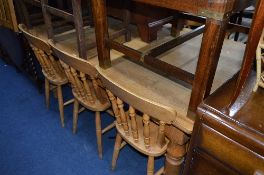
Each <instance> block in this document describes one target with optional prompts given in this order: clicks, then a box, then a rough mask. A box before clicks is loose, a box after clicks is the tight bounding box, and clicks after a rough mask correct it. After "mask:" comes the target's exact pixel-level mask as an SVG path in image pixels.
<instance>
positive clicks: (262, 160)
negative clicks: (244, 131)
mask: <svg viewBox="0 0 264 175" xmlns="http://www.w3.org/2000/svg"><path fill="white" fill-rule="evenodd" d="M197 141H198V145H197V146H198V148H199V149H201V150H203V151H204V152H206V153H207V154H209V155H212V157H214V158H215V159H217V160H219V161H221V162H223V163H224V164H226V165H227V166H230V167H232V169H234V170H236V171H237V172H239V173H240V174H245V175H246V174H247V175H251V174H252V175H253V174H254V172H255V170H261V171H264V157H262V156H260V155H258V154H256V153H255V152H253V151H251V150H249V149H248V148H246V147H245V146H243V145H241V144H239V143H237V142H234V141H233V140H231V139H229V138H228V137H226V136H224V135H223V134H221V133H220V132H218V131H216V130H214V129H212V128H210V127H208V126H207V125H204V124H202V126H201V128H200V131H199V134H198V138H197Z"/></svg>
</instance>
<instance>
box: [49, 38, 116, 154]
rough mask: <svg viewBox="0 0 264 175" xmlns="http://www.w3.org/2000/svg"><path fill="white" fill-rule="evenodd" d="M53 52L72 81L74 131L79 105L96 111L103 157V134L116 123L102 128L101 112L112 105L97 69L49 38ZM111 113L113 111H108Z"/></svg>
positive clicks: (99, 148)
mask: <svg viewBox="0 0 264 175" xmlns="http://www.w3.org/2000/svg"><path fill="white" fill-rule="evenodd" d="M49 43H50V45H51V47H52V50H53V52H54V53H55V54H56V55H57V56H58V58H59V59H60V62H61V64H62V67H63V68H64V70H65V73H66V75H67V77H68V79H69V81H70V83H71V86H72V93H73V95H74V109H73V133H76V131H77V122H78V113H79V111H80V110H82V109H80V110H79V105H82V106H83V107H84V108H86V109H89V110H91V111H95V126H96V137H97V146H98V153H99V157H100V158H102V134H104V133H105V132H107V131H108V130H110V129H112V128H113V127H114V126H115V125H114V123H112V124H110V125H109V126H107V127H106V128H104V129H101V117H100V112H101V111H106V110H107V109H108V108H109V107H110V106H111V105H110V102H109V100H108V97H107V94H106V92H105V90H104V88H103V87H102V86H101V83H100V81H99V79H98V78H97V76H98V73H97V70H96V69H95V68H94V66H92V65H91V64H90V63H89V62H88V61H87V60H83V59H81V58H78V57H76V56H73V55H70V54H69V53H66V52H64V51H62V50H60V49H59V48H58V47H56V45H55V44H54V43H53V42H52V41H51V40H49ZM107 112H109V113H110V114H111V111H107Z"/></svg>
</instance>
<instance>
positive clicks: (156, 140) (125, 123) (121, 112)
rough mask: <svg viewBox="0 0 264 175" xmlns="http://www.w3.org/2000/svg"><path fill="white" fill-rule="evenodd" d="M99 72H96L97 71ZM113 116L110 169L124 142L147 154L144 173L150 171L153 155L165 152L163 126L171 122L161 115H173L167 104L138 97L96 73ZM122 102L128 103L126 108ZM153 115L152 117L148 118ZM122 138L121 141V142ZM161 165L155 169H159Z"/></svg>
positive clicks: (173, 112) (152, 167)
mask: <svg viewBox="0 0 264 175" xmlns="http://www.w3.org/2000/svg"><path fill="white" fill-rule="evenodd" d="M99 73H100V71H99ZM100 79H101V81H102V82H103V84H104V85H105V86H106V88H107V89H108V90H107V94H108V96H109V99H110V101H111V104H112V109H113V112H114V114H115V117H116V123H115V124H116V129H117V135H116V141H115V146H114V153H113V158H112V169H115V167H116V161H117V158H118V155H119V151H120V150H121V148H123V146H124V145H125V144H126V143H128V144H129V145H131V146H132V147H133V148H135V149H136V150H138V151H139V152H141V153H142V154H144V155H147V156H148V166H147V174H149V175H150V174H154V158H155V157H158V156H161V155H163V154H164V153H165V152H166V149H167V145H168V140H167V139H166V138H165V125H166V124H169V123H171V121H170V120H169V119H168V118H163V116H164V115H169V116H172V115H175V111H174V110H173V109H170V108H169V107H166V106H163V105H161V104H158V103H156V102H153V101H150V100H149V99H145V98H143V97H141V96H138V95H137V94H136V93H134V92H132V91H129V90H127V89H126V88H125V87H122V86H120V85H118V84H116V83H115V82H112V81H111V80H109V79H107V77H104V74H103V73H102V74H101V73H100ZM124 103H127V104H128V105H129V109H128V110H126V108H125V105H124ZM152 117H153V118H152ZM122 140H124V141H123V142H122ZM162 170H163V168H161V169H160V170H159V172H161V171H162Z"/></svg>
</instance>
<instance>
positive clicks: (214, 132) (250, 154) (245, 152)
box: [184, 73, 264, 175]
mask: <svg viewBox="0 0 264 175" xmlns="http://www.w3.org/2000/svg"><path fill="white" fill-rule="evenodd" d="M235 79H236V78H234V79H233V80H232V81H229V82H228V83H226V84H225V85H224V86H223V87H222V88H220V89H218V90H217V91H216V92H215V93H214V94H212V95H211V96H210V97H208V98H207V99H206V100H205V101H204V102H203V103H202V104H201V105H200V106H199V108H198V116H199V117H198V118H197V120H196V122H195V125H194V130H193V135H192V139H191V143H190V148H189V151H188V154H187V161H186V164H185V169H184V174H185V175H191V174H195V175H200V174H201V175H207V174H208V175H209V174H212V175H226V174H230V175H233V174H234V175H235V174H243V175H263V174H264V89H262V88H259V89H258V91H257V92H256V93H253V92H252V88H253V86H254V83H255V75H254V74H253V73H251V75H250V78H249V79H248V81H247V86H246V88H245V91H244V93H243V94H244V95H245V96H248V97H247V98H248V101H247V102H246V103H245V105H244V106H243V107H242V108H241V110H239V111H238V112H236V113H235V114H233V115H226V114H225V112H224V111H225V106H226V105H227V104H228V102H229V99H230V95H231V93H232V89H233V87H234V86H235V81H234V80H235ZM247 94H249V95H247Z"/></svg>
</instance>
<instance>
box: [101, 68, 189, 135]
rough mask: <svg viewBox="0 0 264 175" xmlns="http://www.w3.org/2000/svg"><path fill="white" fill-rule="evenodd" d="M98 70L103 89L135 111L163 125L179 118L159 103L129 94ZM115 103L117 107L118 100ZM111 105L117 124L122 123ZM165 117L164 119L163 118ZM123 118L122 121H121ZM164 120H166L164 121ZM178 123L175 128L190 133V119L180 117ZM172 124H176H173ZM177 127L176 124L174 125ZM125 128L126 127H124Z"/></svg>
mask: <svg viewBox="0 0 264 175" xmlns="http://www.w3.org/2000/svg"><path fill="white" fill-rule="evenodd" d="M98 70H99V77H100V80H101V81H102V83H103V84H104V85H105V87H106V88H107V89H108V90H109V91H111V92H112V93H113V94H116V95H117V96H118V98H120V99H125V101H126V103H128V104H130V105H131V106H133V107H134V108H135V109H137V110H139V111H141V112H142V113H145V114H148V115H150V116H152V117H153V118H156V119H157V120H160V121H163V122H165V123H172V122H173V121H175V116H179V114H178V113H177V112H176V111H175V109H173V108H171V107H169V106H164V105H162V104H160V103H157V102H153V101H150V100H149V99H144V98H143V97H140V96H138V95H137V94H135V93H134V92H130V91H128V90H127V89H125V88H123V87H121V86H120V85H119V84H117V83H116V82H113V81H111V80H109V79H108V78H106V77H105V75H104V73H103V72H101V71H100V68H98ZM109 98H110V100H114V99H113V97H111V96H109ZM114 101H117V102H116V103H117V105H118V102H119V100H118V99H117V100H114ZM114 101H113V103H112V107H113V111H114V113H115V116H116V118H117V122H118V123H120V122H122V123H123V121H124V117H123V116H122V113H123V112H122V113H118V112H115V111H117V109H118V106H115V103H114ZM164 116H166V117H164ZM122 117H123V120H122ZM164 118H166V120H164ZM179 120H181V122H179V123H180V124H179V125H178V126H177V127H179V129H182V130H183V131H184V132H186V133H191V132H192V127H193V125H192V123H193V121H192V120H191V119H190V118H187V117H181V116H179ZM174 124H176V123H175V122H174ZM176 125H177V124H176ZM125 128H126V127H125Z"/></svg>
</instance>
